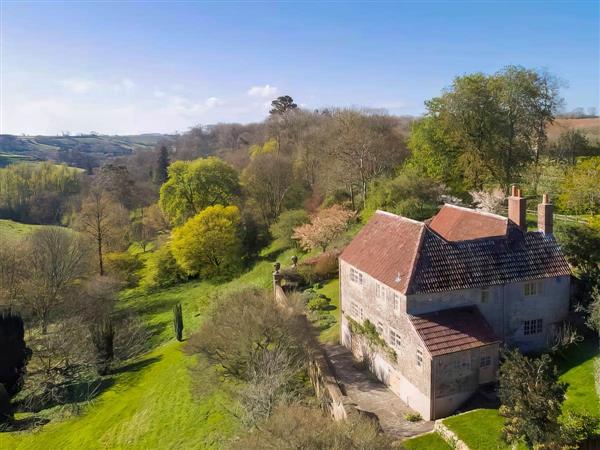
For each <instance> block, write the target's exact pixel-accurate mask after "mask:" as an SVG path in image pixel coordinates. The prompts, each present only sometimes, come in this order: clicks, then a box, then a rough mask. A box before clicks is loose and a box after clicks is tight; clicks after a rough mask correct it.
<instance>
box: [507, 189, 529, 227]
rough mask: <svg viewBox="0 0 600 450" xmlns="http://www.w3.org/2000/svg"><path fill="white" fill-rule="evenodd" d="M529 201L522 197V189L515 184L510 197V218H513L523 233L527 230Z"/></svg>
mask: <svg viewBox="0 0 600 450" xmlns="http://www.w3.org/2000/svg"><path fill="white" fill-rule="evenodd" d="M526 211H527V201H526V200H525V198H523V197H521V189H519V188H518V187H517V186H515V185H514V184H513V186H512V187H511V193H510V197H508V218H509V219H510V220H512V221H513V222H514V223H515V224H516V225H517V226H518V227H519V228H520V229H521V231H522V232H523V233H525V232H526V231H527V217H526Z"/></svg>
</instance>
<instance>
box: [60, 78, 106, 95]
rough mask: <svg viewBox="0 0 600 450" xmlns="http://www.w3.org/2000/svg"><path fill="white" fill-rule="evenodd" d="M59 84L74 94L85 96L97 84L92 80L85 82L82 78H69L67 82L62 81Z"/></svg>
mask: <svg viewBox="0 0 600 450" xmlns="http://www.w3.org/2000/svg"><path fill="white" fill-rule="evenodd" d="M61 84H62V85H63V86H64V87H65V88H66V89H68V90H69V91H71V92H74V93H75V94H85V93H87V92H90V91H91V90H92V89H94V88H95V87H96V86H97V85H98V83H96V82H95V81H93V80H85V79H83V78H70V79H68V80H63V81H62V82H61Z"/></svg>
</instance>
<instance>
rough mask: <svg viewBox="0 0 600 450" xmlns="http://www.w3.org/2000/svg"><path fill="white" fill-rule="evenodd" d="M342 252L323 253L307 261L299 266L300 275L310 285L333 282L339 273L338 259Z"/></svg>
mask: <svg viewBox="0 0 600 450" xmlns="http://www.w3.org/2000/svg"><path fill="white" fill-rule="evenodd" d="M339 255H340V250H331V251H328V252H325V253H321V254H320V255H318V256H315V257H314V258H310V259H307V260H306V261H303V262H302V263H301V264H299V265H298V273H299V274H300V275H301V276H302V277H303V278H304V279H305V280H306V281H307V283H308V284H315V283H318V282H322V281H327V280H332V279H333V278H335V277H336V275H337V273H338V270H339V268H338V257H339Z"/></svg>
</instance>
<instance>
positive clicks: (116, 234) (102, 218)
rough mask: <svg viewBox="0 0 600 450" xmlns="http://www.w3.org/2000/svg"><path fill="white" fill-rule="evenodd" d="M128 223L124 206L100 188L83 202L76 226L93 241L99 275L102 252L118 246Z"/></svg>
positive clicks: (102, 272)
mask: <svg viewBox="0 0 600 450" xmlns="http://www.w3.org/2000/svg"><path fill="white" fill-rule="evenodd" d="M128 223H129V218H128V215H127V211H126V210H125V208H123V206H121V205H120V204H119V203H116V202H115V201H113V200H112V199H111V198H110V196H109V195H108V194H106V193H105V192H103V191H102V190H99V189H93V190H92V191H91V192H90V194H89V195H88V197H87V198H86V199H85V201H84V202H83V205H82V206H81V211H80V212H79V216H78V218H77V222H76V228H77V229H78V230H80V231H81V232H82V233H84V234H86V235H87V236H88V237H89V238H90V239H91V240H92V241H93V242H94V243H95V246H96V252H97V256H98V271H99V273H100V275H104V253H105V252H106V251H107V250H112V249H115V248H118V247H119V245H120V244H121V243H122V242H123V238H124V231H125V230H126V229H127V225H128Z"/></svg>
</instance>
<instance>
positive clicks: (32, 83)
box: [0, 0, 600, 134]
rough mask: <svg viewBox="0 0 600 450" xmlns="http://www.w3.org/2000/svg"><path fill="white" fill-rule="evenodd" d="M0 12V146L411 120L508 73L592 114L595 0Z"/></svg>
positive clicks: (107, 6) (78, 5) (36, 5)
mask: <svg viewBox="0 0 600 450" xmlns="http://www.w3.org/2000/svg"><path fill="white" fill-rule="evenodd" d="M1 3H2V6H1V9H2V18H1V20H2V22H1V28H0V33H1V36H0V37H1V67H0V72H1V75H2V80H1V87H2V97H1V101H0V107H1V113H2V117H1V123H0V132H1V133H15V134H21V133H26V134H38V133H39V134H56V133H59V132H60V131H70V132H71V133H77V132H88V131H97V132H101V133H109V134H116V133H118V134H126V133H141V132H174V131H176V130H178V131H185V130H186V129H188V128H189V127H191V126H193V125H196V124H209V123H215V122H232V121H236V122H250V121H256V120H261V119H262V118H264V117H265V116H266V114H267V113H268V105H269V103H270V101H271V100H272V99H273V98H274V97H276V96H277V95H281V94H289V95H292V96H293V97H294V99H295V100H296V101H297V102H298V103H299V104H301V105H303V106H305V107H307V108H318V107H323V106H332V105H335V106H365V107H375V108H386V109H388V110H389V111H390V112H391V113H393V114H400V115H402V114H419V113H422V112H423V110H424V106H423V102H424V101H425V100H426V99H428V98H431V97H433V96H436V95H438V94H439V93H440V91H441V90H442V89H443V88H444V87H445V86H448V85H449V84H450V83H451V81H452V79H453V78H454V77H455V76H457V75H461V74H464V73H469V72H474V71H483V72H494V71H496V70H498V69H500V68H502V67H503V66H505V65H508V64H520V65H523V66H526V67H531V68H546V69H548V70H549V71H550V72H552V73H554V74H555V75H557V76H559V77H561V78H562V79H564V80H565V81H567V82H568V85H569V87H568V88H566V89H564V90H563V96H564V97H565V100H566V108H567V109H572V108H575V107H585V108H587V107H592V106H593V107H597V108H599V109H600V99H599V97H600V87H599V85H600V81H599V77H600V66H599V65H600V62H599V60H600V36H599V28H600V25H599V23H600V8H599V4H600V3H599V2H597V1H570V2H553V1H535V2H534V1H531V2H526V1H513V2H492V1H479V2H456V1H431V2H368V3H366V2H365V3H358V2H353V3H346V2H331V3H322V2H321V3H317V2H286V3H283V2H259V3H252V2H218V3H217V2H168V3H167V2H102V1H95V2H75V1H71V2H47V1H37V2H7V1H5V0H1Z"/></svg>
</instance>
